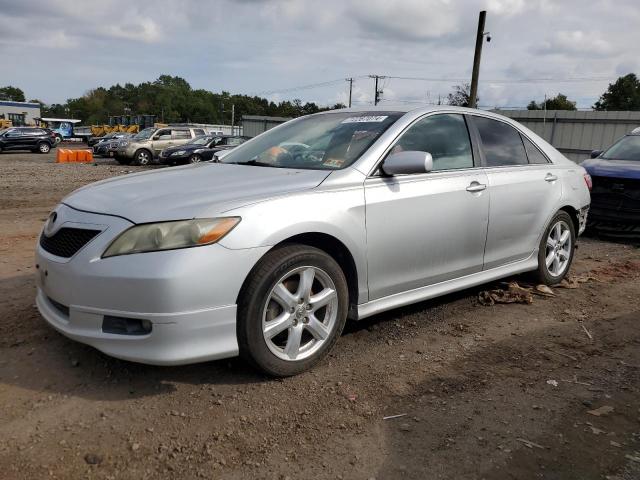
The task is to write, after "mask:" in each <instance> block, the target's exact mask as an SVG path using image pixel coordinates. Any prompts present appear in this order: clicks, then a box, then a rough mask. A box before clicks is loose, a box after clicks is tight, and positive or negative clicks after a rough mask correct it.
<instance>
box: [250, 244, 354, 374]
mask: <svg viewBox="0 0 640 480" xmlns="http://www.w3.org/2000/svg"><path fill="white" fill-rule="evenodd" d="M348 297H349V294H348V290H347V281H346V279H345V276H344V273H343V272H342V270H341V269H340V266H339V265H338V264H337V263H336V261H335V260H334V259H333V258H331V257H330V256H329V255H327V254H326V253H325V252H323V251H322V250H319V249H316V248H313V247H308V246H305V245H285V246H282V247H278V248H276V249H274V250H272V251H271V252H269V253H268V254H267V255H266V256H265V257H264V258H263V259H262V260H261V261H260V263H259V264H258V265H257V266H256V267H255V268H254V269H253V271H252V272H251V274H250V276H249V278H248V280H247V282H246V283H245V286H244V287H243V289H242V293H241V295H240V301H239V305H238V326H237V333H238V344H239V346H240V355H241V356H242V357H244V358H245V359H246V360H248V361H249V362H250V363H252V364H253V365H254V366H256V367H257V368H259V369H260V370H262V371H264V372H265V373H268V374H269V375H274V376H290V375H296V374H298V373H301V372H303V371H305V370H308V369H310V368H311V367H313V366H314V365H315V364H316V363H318V362H319V361H320V360H321V359H322V358H323V357H324V356H325V355H326V354H327V352H328V351H329V350H330V349H331V348H332V347H333V345H334V344H335V342H336V341H337V339H338V337H339V336H340V334H341V333H342V329H343V328H344V324H345V322H346V318H347V309H348V303H349V298H348Z"/></svg>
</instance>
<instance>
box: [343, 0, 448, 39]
mask: <svg viewBox="0 0 640 480" xmlns="http://www.w3.org/2000/svg"><path fill="white" fill-rule="evenodd" d="M350 3H351V5H350V7H349V8H348V9H347V12H348V14H349V16H350V17H352V18H353V20H354V21H355V22H356V24H358V25H359V26H360V28H362V29H363V30H365V31H367V32H368V33H369V35H370V36H377V37H378V38H389V37H391V38H394V39H402V40H414V41H420V40H429V39H439V38H441V37H443V36H448V35H451V34H453V33H456V32H457V31H458V28H459V15H458V12H457V8H456V6H455V5H456V3H455V2H453V1H451V0H405V1H402V2H391V1H388V0H355V1H352V2H350Z"/></svg>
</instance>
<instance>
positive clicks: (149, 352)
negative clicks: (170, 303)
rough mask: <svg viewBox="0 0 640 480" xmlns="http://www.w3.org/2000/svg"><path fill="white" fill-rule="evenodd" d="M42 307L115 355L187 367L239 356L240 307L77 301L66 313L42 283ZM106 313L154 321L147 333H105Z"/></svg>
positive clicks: (70, 331) (66, 330) (61, 326)
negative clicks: (169, 308)
mask: <svg viewBox="0 0 640 480" xmlns="http://www.w3.org/2000/svg"><path fill="white" fill-rule="evenodd" d="M36 305H37V307H38V310H39V311H40V314H41V315H42V317H43V318H44V319H45V320H46V321H47V323H49V325H51V326H52V327H53V328H55V329H56V330H57V331H59V332H60V333H62V334H63V335H65V336H67V337H69V338H71V339H72V340H75V341H77V342H81V343H85V344H87V345H91V346H92V347H94V348H96V349H98V350H100V351H101V352H104V353H106V354H107V355H111V356H112V357H116V358H120V359H122V360H130V361H133V362H140V363H146V364H150V365H182V364H187V363H196V362H203V361H207V360H215V359H219V358H227V357H233V356H235V355H237V354H238V343H237V340H236V306H235V305H228V306H225V307H218V308H211V309H208V310H200V311H191V312H179V313H171V314H157V313H154V314H150V313H146V314H144V313H140V312H123V311H120V310H101V309H93V308H90V307H84V306H77V305H72V306H71V307H69V310H68V312H69V313H66V312H64V311H61V310H60V308H59V306H56V305H55V304H54V303H53V302H52V301H51V299H49V297H47V295H46V293H45V291H44V289H42V288H40V287H38V293H37V296H36ZM106 315H109V316H118V317H124V318H142V319H147V320H150V321H151V323H152V325H153V329H152V331H151V333H149V334H147V335H119V334H111V333H105V332H103V331H102V322H103V319H104V317H105V316H106Z"/></svg>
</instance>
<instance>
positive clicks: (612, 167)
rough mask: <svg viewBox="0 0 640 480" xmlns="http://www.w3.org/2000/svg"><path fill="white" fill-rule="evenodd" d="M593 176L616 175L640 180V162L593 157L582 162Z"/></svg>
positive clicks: (616, 176)
mask: <svg viewBox="0 0 640 480" xmlns="http://www.w3.org/2000/svg"><path fill="white" fill-rule="evenodd" d="M580 165H581V166H583V167H584V168H585V169H586V170H587V172H589V175H591V176H592V177H615V178H630V179H636V180H640V162H637V161H632V160H606V159H604V158H591V159H589V160H585V161H584V162H582V163H581V164H580Z"/></svg>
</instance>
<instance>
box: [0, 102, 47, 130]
mask: <svg viewBox="0 0 640 480" xmlns="http://www.w3.org/2000/svg"><path fill="white" fill-rule="evenodd" d="M37 117H40V104H39V103H30V102H13V101H10V100H0V119H2V120H11V122H12V123H13V126H14V127H20V126H24V125H35V124H36V120H35V119H36V118H37Z"/></svg>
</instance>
